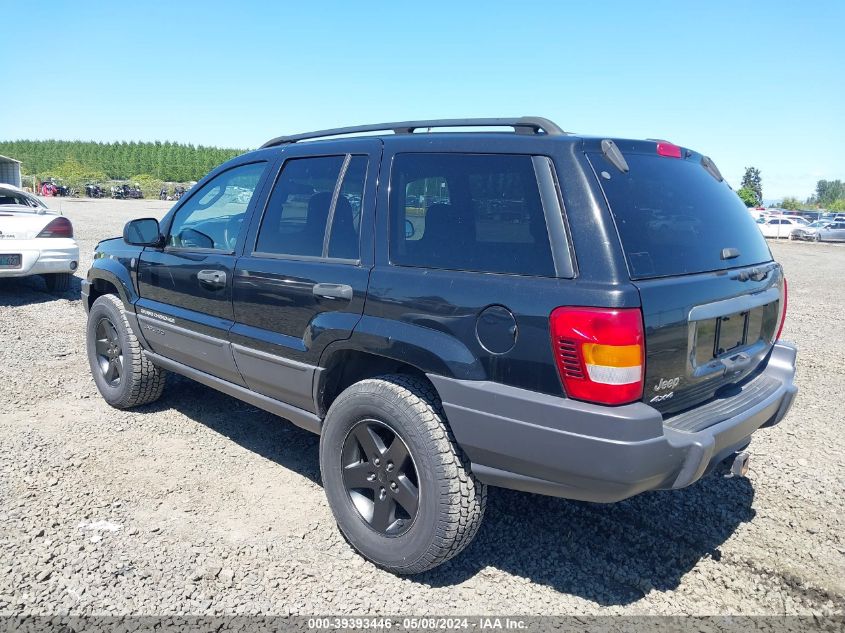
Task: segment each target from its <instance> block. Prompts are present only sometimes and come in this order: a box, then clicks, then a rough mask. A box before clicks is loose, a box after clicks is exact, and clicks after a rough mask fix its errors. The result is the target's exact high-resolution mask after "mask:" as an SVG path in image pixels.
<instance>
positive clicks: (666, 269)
mask: <svg viewBox="0 0 845 633" xmlns="http://www.w3.org/2000/svg"><path fill="white" fill-rule="evenodd" d="M625 159H626V160H627V162H628V166H629V168H630V171H629V172H628V173H626V174H623V173H620V172H619V171H618V170H616V169H615V168H612V167H611V166H610V164H609V163H608V162H607V161H606V160H605V159H604V157H603V156H602V155H601V154H599V153H591V154H590V160H591V161H592V163H593V165H594V166H595V168H596V170H597V171H605V172H606V173H607V174H609V175H610V178H604V177H603V178H599V182H600V184H601V186H602V188H603V189H604V192H605V194H606V196H607V200H608V202H609V203H610V209H611V211H612V213H613V217H614V220H615V221H616V228H617V230H618V231H619V237H620V239H621V241H622V247H623V248H624V250H625V255H626V257H627V260H628V270H629V272H630V275H631V278H632V279H645V278H649V277H665V276H669V275H683V274H690V273H699V272H706V271H712V270H722V269H725V268H734V267H738V266H747V265H751V264H759V263H761V262H766V261H769V260H771V258H772V257H771V254H770V253H769V248H768V246H766V240H765V239H764V238H763V235H762V234H761V233H760V229H759V228H758V227H757V226H756V224H755V222H754V219H753V218H752V217H751V215H750V214H749V213H748V210H747V209H746V207H745V205H744V204H743V203H742V201H741V200H740V199H739V196H737V195H736V193H735V192H734V191H732V190H731V188H730V187H729V186H728V185H727V183H726V182H719V181H717V180H716V179H715V178H713V177H712V176H711V175H710V174H709V173H708V172H707V171H706V170H705V169H704V168H703V167H702V166H701V164H700V162H699V161H698V160H697V159H694V158H693V159H688V160H684V159H680V160H679V159H676V158H663V157H661V156H657V155H650V154H636V153H630V154H626V155H625ZM723 248H735V249H738V250H739V253H740V256H739V257H737V258H734V259H729V260H723V259H722V258H721V254H722V249H723Z"/></svg>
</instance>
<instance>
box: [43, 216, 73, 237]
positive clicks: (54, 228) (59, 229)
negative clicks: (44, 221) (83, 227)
mask: <svg viewBox="0 0 845 633" xmlns="http://www.w3.org/2000/svg"><path fill="white" fill-rule="evenodd" d="M38 237H73V224H71V223H70V220H68V219H67V218H56V219H55V220H53V221H52V222H50V224H48V225H47V226H45V227H44V230H43V231H41V232H40V233H39V234H38Z"/></svg>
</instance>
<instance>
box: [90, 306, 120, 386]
mask: <svg viewBox="0 0 845 633" xmlns="http://www.w3.org/2000/svg"><path fill="white" fill-rule="evenodd" d="M95 337H96V340H95V343H94V348H95V351H96V353H97V364H98V365H99V367H100V372H101V373H102V375H103V378H104V379H105V381H106V382H107V383H108V384H109V386H111V387H117V386H118V385H119V384H120V379H121V377H122V376H123V349H122V348H121V346H120V337H119V336H118V333H117V328H115V327H114V324H113V323H112V322H111V321H109V320H108V319H106V318H103V319H100V321H99V322H98V323H97V329H96V330H95Z"/></svg>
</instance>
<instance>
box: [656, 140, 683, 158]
mask: <svg viewBox="0 0 845 633" xmlns="http://www.w3.org/2000/svg"><path fill="white" fill-rule="evenodd" d="M657 154H658V155H659V156H666V157H668V158H680V157H681V148H680V147H678V146H677V145H673V144H672V143H667V142H666V141H661V142H659V143H658V144H657Z"/></svg>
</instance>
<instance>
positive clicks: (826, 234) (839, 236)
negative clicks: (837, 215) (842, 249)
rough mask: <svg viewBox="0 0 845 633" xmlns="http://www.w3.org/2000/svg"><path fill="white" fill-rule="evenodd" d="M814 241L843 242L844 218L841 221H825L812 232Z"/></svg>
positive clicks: (844, 236)
mask: <svg viewBox="0 0 845 633" xmlns="http://www.w3.org/2000/svg"><path fill="white" fill-rule="evenodd" d="M813 239H814V240H815V241H816V242H845V220H843V221H841V222H826V223H825V225H824V226H820V227H818V228H817V229H815V231H814V232H813Z"/></svg>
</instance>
